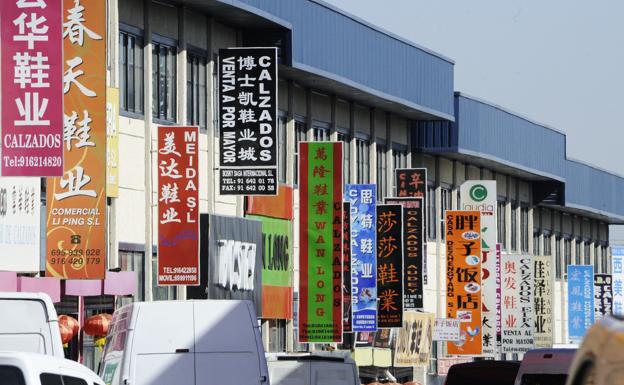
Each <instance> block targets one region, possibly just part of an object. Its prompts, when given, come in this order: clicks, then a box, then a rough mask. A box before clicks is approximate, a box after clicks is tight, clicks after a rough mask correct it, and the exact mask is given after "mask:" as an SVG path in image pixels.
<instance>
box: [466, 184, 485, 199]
mask: <svg viewBox="0 0 624 385" xmlns="http://www.w3.org/2000/svg"><path fill="white" fill-rule="evenodd" d="M469 194H470V199H472V200H473V201H475V202H481V201H483V200H484V199H485V198H487V195H488V193H487V189H486V188H485V186H484V185H482V184H476V185H474V186H472V187H471V188H470V192H469Z"/></svg>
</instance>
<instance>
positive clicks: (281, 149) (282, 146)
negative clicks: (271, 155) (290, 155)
mask: <svg viewBox="0 0 624 385" xmlns="http://www.w3.org/2000/svg"><path fill="white" fill-rule="evenodd" d="M278 123H279V126H278V128H277V130H278V132H277V134H278V135H279V143H278V146H277V149H278V159H277V162H278V170H279V181H280V182H282V183H286V117H283V116H282V117H280V118H279V119H278Z"/></svg>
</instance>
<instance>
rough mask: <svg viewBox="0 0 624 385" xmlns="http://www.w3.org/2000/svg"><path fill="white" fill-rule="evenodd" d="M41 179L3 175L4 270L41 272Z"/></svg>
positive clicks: (0, 242) (0, 261) (0, 237)
mask: <svg viewBox="0 0 624 385" xmlns="http://www.w3.org/2000/svg"><path fill="white" fill-rule="evenodd" d="M40 233H41V179H40V178H11V177H0V266H1V269H2V271H14V272H17V273H38V272H39V271H40V270H41V267H40V265H41V263H40V242H41V239H40Z"/></svg>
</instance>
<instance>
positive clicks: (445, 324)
mask: <svg viewBox="0 0 624 385" xmlns="http://www.w3.org/2000/svg"><path fill="white" fill-rule="evenodd" d="M459 336H460V332H459V320H458V319H453V318H436V320H435V327H434V328H433V340H434V341H459Z"/></svg>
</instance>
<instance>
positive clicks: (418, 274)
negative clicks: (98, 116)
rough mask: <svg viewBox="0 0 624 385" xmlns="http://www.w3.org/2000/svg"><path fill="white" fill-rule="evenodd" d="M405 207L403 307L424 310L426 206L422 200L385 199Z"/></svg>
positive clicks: (388, 202)
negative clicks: (424, 228)
mask: <svg viewBox="0 0 624 385" xmlns="http://www.w3.org/2000/svg"><path fill="white" fill-rule="evenodd" d="M384 202H385V203H386V204H393V205H394V204H400V205H401V206H403V291H404V292H403V307H404V308H405V309H422V308H423V282H424V279H423V261H424V260H425V248H424V232H423V226H424V225H423V224H424V205H423V199H422V198H385V199H384Z"/></svg>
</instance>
